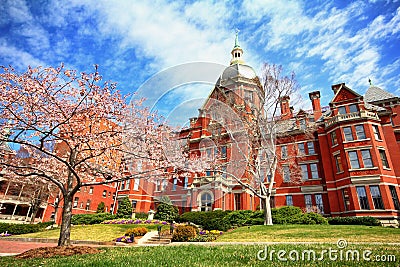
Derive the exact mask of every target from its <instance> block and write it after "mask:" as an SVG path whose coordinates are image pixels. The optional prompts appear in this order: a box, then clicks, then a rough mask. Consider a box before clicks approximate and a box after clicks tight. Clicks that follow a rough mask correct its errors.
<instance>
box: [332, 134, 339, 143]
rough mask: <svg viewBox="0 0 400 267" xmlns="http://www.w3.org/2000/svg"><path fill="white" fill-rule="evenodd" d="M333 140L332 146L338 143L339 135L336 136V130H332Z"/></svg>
mask: <svg viewBox="0 0 400 267" xmlns="http://www.w3.org/2000/svg"><path fill="white" fill-rule="evenodd" d="M331 142H332V146H334V145H337V143H338V142H337V136H336V132H331Z"/></svg>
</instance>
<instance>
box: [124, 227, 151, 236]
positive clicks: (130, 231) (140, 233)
mask: <svg viewBox="0 0 400 267" xmlns="http://www.w3.org/2000/svg"><path fill="white" fill-rule="evenodd" d="M147 232H148V230H147V228H146V227H137V228H130V229H128V230H127V231H126V233H125V236H131V235H132V234H133V235H134V236H144V235H145V234H147Z"/></svg>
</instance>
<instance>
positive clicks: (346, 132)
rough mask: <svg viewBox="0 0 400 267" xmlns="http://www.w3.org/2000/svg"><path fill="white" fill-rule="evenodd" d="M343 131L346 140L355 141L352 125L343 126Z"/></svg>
mask: <svg viewBox="0 0 400 267" xmlns="http://www.w3.org/2000/svg"><path fill="white" fill-rule="evenodd" d="M343 133H344V140H346V141H353V140H354V138H353V131H352V130H351V127H344V128H343Z"/></svg>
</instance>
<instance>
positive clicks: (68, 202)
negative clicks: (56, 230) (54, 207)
mask: <svg viewBox="0 0 400 267" xmlns="http://www.w3.org/2000/svg"><path fill="white" fill-rule="evenodd" d="M72 198H73V196H70V195H65V196H64V207H63V212H62V222H61V229H60V237H59V238H58V246H67V245H70V244H71V239H70V237H71V218H72Z"/></svg>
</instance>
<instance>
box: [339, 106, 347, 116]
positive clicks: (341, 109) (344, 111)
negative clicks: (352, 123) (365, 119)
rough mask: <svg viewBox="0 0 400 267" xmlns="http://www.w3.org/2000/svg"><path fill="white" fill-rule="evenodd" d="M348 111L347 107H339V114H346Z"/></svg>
mask: <svg viewBox="0 0 400 267" xmlns="http://www.w3.org/2000/svg"><path fill="white" fill-rule="evenodd" d="M346 113H347V112H346V107H343V106H342V107H339V108H338V114H346Z"/></svg>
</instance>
